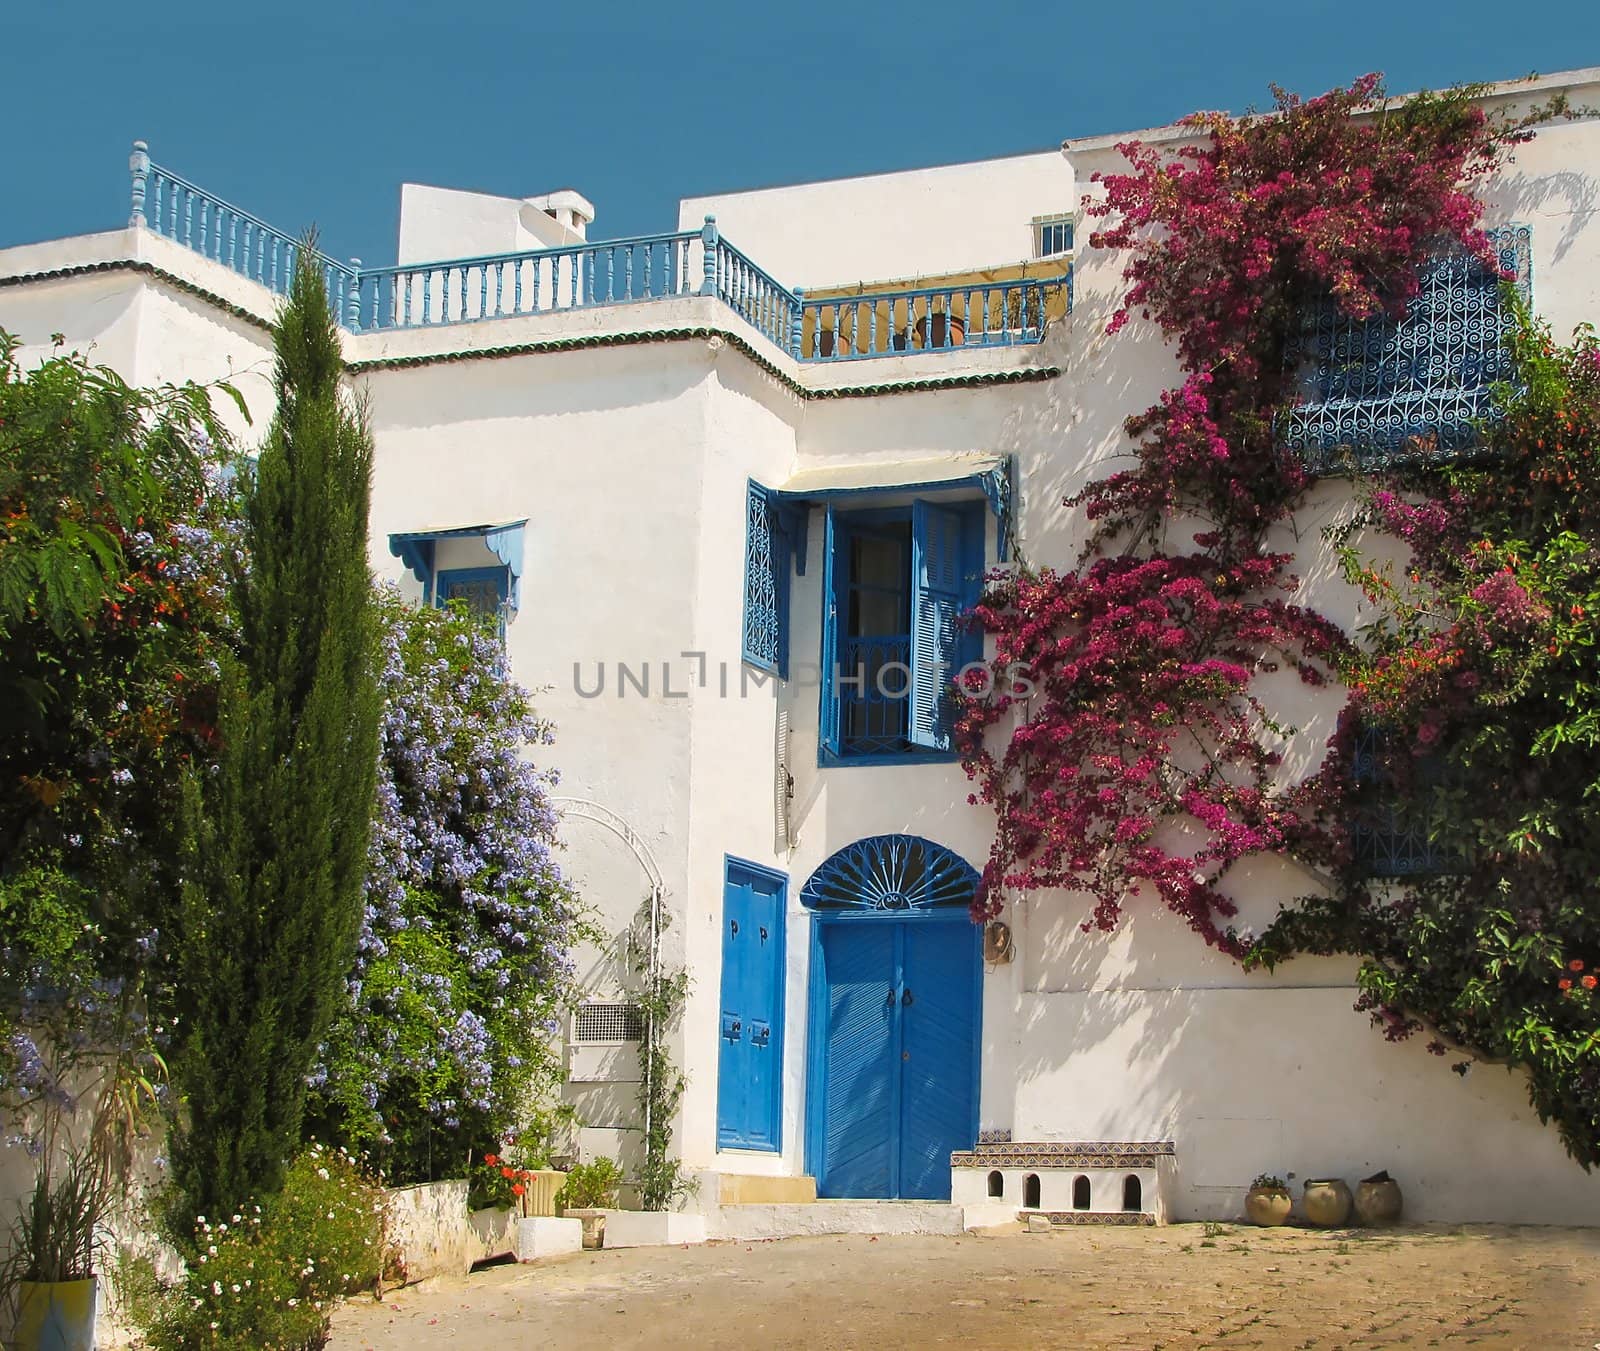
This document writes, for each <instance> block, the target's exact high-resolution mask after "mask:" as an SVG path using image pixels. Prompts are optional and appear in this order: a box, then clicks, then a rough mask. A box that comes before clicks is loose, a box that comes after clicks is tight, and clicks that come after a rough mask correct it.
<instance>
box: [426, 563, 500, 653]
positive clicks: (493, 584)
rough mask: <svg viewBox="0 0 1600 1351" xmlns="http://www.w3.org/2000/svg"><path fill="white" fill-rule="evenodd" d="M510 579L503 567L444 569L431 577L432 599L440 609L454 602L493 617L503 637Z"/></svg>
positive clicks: (487, 616) (478, 613)
mask: <svg viewBox="0 0 1600 1351" xmlns="http://www.w3.org/2000/svg"><path fill="white" fill-rule="evenodd" d="M509 581H510V573H509V569H506V568H444V569H441V570H440V572H439V573H438V575H437V576H436V577H435V578H434V583H433V602H434V604H435V605H438V606H440V607H441V608H442V607H444V606H446V605H449V604H450V603H451V602H452V601H454V602H456V603H458V604H461V605H464V606H466V608H467V609H468V610H470V611H472V613H473V614H476V615H482V616H484V617H485V618H487V619H492V620H493V621H494V623H495V626H496V628H497V629H498V630H499V633H500V636H501V637H502V638H504V637H505V630H506V602H507V599H508V597H509V595H510V590H509Z"/></svg>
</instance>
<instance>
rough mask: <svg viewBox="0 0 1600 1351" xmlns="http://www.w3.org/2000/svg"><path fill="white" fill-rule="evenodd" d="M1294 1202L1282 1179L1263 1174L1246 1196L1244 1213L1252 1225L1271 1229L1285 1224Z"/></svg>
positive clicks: (1251, 1186) (1252, 1184)
mask: <svg viewBox="0 0 1600 1351" xmlns="http://www.w3.org/2000/svg"><path fill="white" fill-rule="evenodd" d="M1293 1205H1294V1200H1293V1198H1292V1197H1291V1196H1290V1195H1289V1188H1288V1187H1287V1186H1286V1185H1285V1183H1284V1181H1283V1179H1282V1178H1281V1177H1274V1176H1273V1175H1272V1174H1271V1173H1262V1174H1261V1175H1260V1176H1259V1177H1257V1178H1256V1180H1255V1181H1254V1182H1252V1183H1251V1184H1250V1190H1249V1191H1247V1192H1246V1193H1245V1194H1244V1213H1245V1214H1246V1215H1248V1216H1249V1217H1250V1222H1251V1223H1252V1224H1259V1225H1262V1226H1263V1227H1267V1228H1271V1227H1274V1226H1277V1225H1280V1224H1283V1223H1285V1222H1286V1221H1287V1220H1288V1218H1289V1211H1290V1210H1291V1209H1292V1208H1293Z"/></svg>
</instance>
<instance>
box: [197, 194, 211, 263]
mask: <svg viewBox="0 0 1600 1351" xmlns="http://www.w3.org/2000/svg"><path fill="white" fill-rule="evenodd" d="M210 220H211V202H210V199H208V198H205V197H202V198H201V199H200V248H199V253H200V256H201V257H202V258H209V257H210V256H211V255H210V254H209V253H208V252H207V251H206V250H207V248H208V247H209V245H210V242H211V241H210V239H209V238H208V236H207V234H206V226H207V224H208V223H209V222H210Z"/></svg>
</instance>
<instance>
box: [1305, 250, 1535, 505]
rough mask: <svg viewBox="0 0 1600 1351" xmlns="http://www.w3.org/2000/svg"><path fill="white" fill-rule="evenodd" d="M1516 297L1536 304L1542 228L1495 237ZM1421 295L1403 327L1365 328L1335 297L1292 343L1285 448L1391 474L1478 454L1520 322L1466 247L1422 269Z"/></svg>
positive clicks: (1320, 462)
mask: <svg viewBox="0 0 1600 1351" xmlns="http://www.w3.org/2000/svg"><path fill="white" fill-rule="evenodd" d="M1489 236H1490V239H1491V240H1492V242H1493V244H1494V247H1495V250H1496V252H1497V253H1498V255H1499V261H1500V269H1501V271H1502V272H1503V273H1506V274H1508V275H1509V276H1511V277H1512V278H1513V279H1514V280H1513V281H1512V283H1511V289H1512V290H1513V291H1514V292H1515V293H1516V294H1517V295H1518V296H1519V297H1520V299H1521V301H1522V303H1523V304H1525V305H1527V304H1531V303H1532V294H1533V264H1532V230H1531V228H1530V227H1529V226H1526V225H1508V226H1504V227H1502V228H1500V229H1496V230H1491V231H1489ZM1420 280H1421V290H1420V291H1419V292H1418V294H1417V295H1416V296H1415V297H1413V299H1412V300H1411V302H1410V304H1409V305H1408V306H1407V310H1406V316H1405V318H1404V319H1401V320H1398V321H1396V320H1393V319H1389V318H1386V317H1378V318H1373V319H1366V320H1358V319H1352V318H1350V317H1349V316H1348V315H1345V314H1343V313H1342V312H1341V311H1340V310H1339V308H1338V306H1337V305H1336V304H1335V303H1334V301H1333V300H1332V298H1331V297H1330V298H1329V299H1327V300H1324V301H1323V302H1321V303H1320V304H1318V305H1316V306H1313V307H1312V308H1311V309H1310V311H1309V312H1308V313H1307V314H1305V316H1304V317H1303V321H1302V323H1301V325H1300V327H1299V329H1298V330H1297V331H1296V332H1295V334H1294V335H1293V336H1292V338H1291V339H1290V343H1289V349H1288V354H1287V355H1288V361H1289V364H1290V367H1291V369H1293V370H1294V371H1295V372H1296V384H1297V386H1298V391H1297V392H1298V395H1299V402H1298V403H1297V404H1296V405H1295V406H1294V407H1293V408H1291V409H1290V410H1289V411H1288V412H1287V413H1286V414H1285V415H1284V416H1283V418H1282V419H1281V420H1280V423H1279V440H1280V444H1281V445H1282V446H1283V447H1284V449H1286V450H1289V451H1293V452H1295V453H1296V454H1297V455H1298V456H1299V457H1300V458H1301V460H1302V462H1303V463H1304V464H1305V465H1306V467H1307V468H1308V469H1310V470H1311V471H1312V472H1314V473H1318V474H1337V473H1339V472H1340V471H1341V470H1343V471H1345V472H1348V471H1350V470H1351V469H1355V470H1357V471H1371V470H1374V469H1384V468H1389V467H1392V466H1395V465H1399V464H1402V463H1405V462H1408V461H1413V460H1416V459H1418V458H1419V457H1429V458H1433V457H1438V458H1443V459H1452V458H1457V457H1460V456H1462V455H1465V454H1470V453H1471V452H1473V451H1474V450H1477V449H1478V448H1479V446H1480V442H1481V429H1482V425H1483V424H1484V422H1486V421H1489V420H1492V419H1493V418H1494V416H1495V415H1496V408H1495V397H1494V390H1495V386H1496V385H1498V384H1502V383H1503V382H1504V381H1506V380H1507V379H1509V377H1510V375H1511V367H1510V361H1509V357H1508V354H1507V352H1506V346H1505V340H1506V337H1507V335H1508V334H1509V333H1510V331H1511V325H1512V321H1513V316H1512V311H1511V307H1510V306H1509V305H1508V304H1507V286H1506V283H1505V281H1504V279H1503V278H1502V277H1500V276H1497V275H1496V274H1495V273H1494V272H1493V271H1492V270H1490V269H1488V268H1486V267H1484V266H1483V264H1482V263H1481V262H1479V261H1478V259H1476V258H1473V257H1471V256H1469V255H1467V254H1465V253H1463V252H1461V251H1460V250H1459V249H1456V248H1452V249H1448V250H1445V251H1442V252H1441V253H1439V254H1438V255H1437V256H1435V257H1434V258H1433V259H1432V260H1430V261H1429V262H1428V263H1427V264H1425V265H1424V266H1423V268H1422V269H1421V273H1420Z"/></svg>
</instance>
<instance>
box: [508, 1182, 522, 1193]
mask: <svg viewBox="0 0 1600 1351" xmlns="http://www.w3.org/2000/svg"><path fill="white" fill-rule="evenodd" d="M522 1190H523V1189H522V1184H521V1183H520V1182H513V1183H512V1184H511V1194H512V1195H513V1196H521V1195H522Z"/></svg>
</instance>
